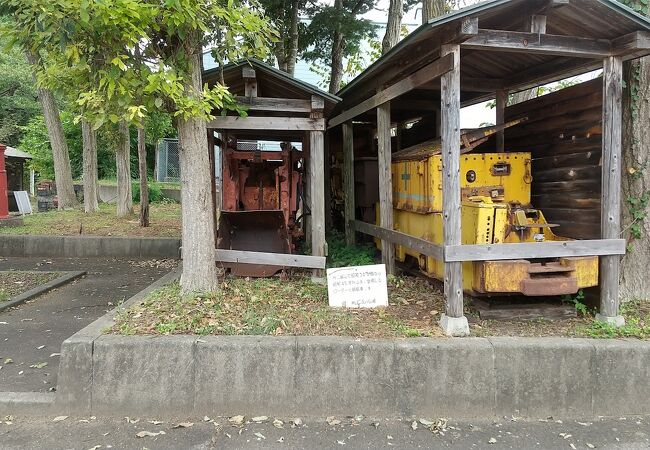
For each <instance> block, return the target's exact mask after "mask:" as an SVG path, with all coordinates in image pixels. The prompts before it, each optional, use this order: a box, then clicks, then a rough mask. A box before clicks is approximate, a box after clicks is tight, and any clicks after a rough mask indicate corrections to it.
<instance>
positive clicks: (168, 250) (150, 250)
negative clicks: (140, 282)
mask: <svg viewBox="0 0 650 450" xmlns="http://www.w3.org/2000/svg"><path fill="white" fill-rule="evenodd" d="M180 246H181V240H180V239H179V238H149V237H117V236H38V235H13V234H1V235H0V256H5V257H7V256H18V257H30V256H37V257H41V256H42V257H56V256H63V257H69V258H87V257H115V258H174V259H179V258H180Z"/></svg>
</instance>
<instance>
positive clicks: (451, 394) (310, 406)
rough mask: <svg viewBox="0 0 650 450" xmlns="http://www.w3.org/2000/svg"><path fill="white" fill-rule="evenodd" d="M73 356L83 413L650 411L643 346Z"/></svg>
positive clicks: (486, 344)
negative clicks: (81, 378)
mask: <svg viewBox="0 0 650 450" xmlns="http://www.w3.org/2000/svg"><path fill="white" fill-rule="evenodd" d="M63 351H64V355H65V358H64V359H62V362H61V364H62V368H61V372H60V375H59V391H60V392H61V393H62V394H65V398H64V397H62V396H59V397H58V398H57V404H58V406H59V407H60V408H63V409H65V411H66V412H67V413H73V414H80V415H83V414H86V415H88V414H101V415H116V416H122V415H129V414H130V415H151V416H153V415H155V416H156V417H159V416H169V417H172V416H178V415H195V416H202V415H205V414H207V415H208V416H210V415H230V414H267V415H271V416H280V417H283V416H284V417H290V416H327V415H350V414H364V415H367V416H379V417H384V416H399V417H404V416H411V415H414V416H426V417H431V416H435V417H455V418H460V417H490V416H494V417H496V416H510V415H515V416H519V417H522V416H523V417H533V418H534V417H547V416H559V417H589V416H597V415H605V416H611V415H631V414H648V413H650V405H649V404H648V401H647V399H648V398H650V383H649V382H648V380H649V379H650V365H648V364H647V363H648V361H650V345H648V344H647V343H642V342H636V341H591V340H586V339H560V338H544V339H523V338H487V339H485V338H468V339H409V340H399V341H375V340H356V339H351V338H334V337H251V336H230V337H201V338H197V337H193V336H158V337H151V336H107V335H104V336H101V337H97V338H95V339H94V340H92V341H89V340H80V339H78V338H77V339H76V341H75V340H72V341H66V344H65V346H64V349H63ZM62 357H63V355H62ZM65 364H68V365H69V366H68V367H63V366H64V365H65ZM66 373H67V374H69V375H68V376H67V377H66V376H62V375H64V374H66ZM80 375H82V377H83V382H80V381H81V380H80ZM71 394H72V395H71Z"/></svg>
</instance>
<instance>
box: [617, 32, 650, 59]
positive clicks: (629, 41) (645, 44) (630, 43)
mask: <svg viewBox="0 0 650 450" xmlns="http://www.w3.org/2000/svg"><path fill="white" fill-rule="evenodd" d="M639 50H650V32H647V31H635V32H634V33H630V34H626V35H625V36H621V37H619V38H616V39H614V40H612V52H613V53H614V54H615V55H625V54H629V53H634V52H636V51H639Z"/></svg>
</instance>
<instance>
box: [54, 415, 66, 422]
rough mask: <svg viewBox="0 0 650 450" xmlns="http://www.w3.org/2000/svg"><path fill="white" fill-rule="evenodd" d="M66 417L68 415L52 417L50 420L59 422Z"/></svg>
mask: <svg viewBox="0 0 650 450" xmlns="http://www.w3.org/2000/svg"><path fill="white" fill-rule="evenodd" d="M67 418H68V416H56V417H55V418H54V419H52V422H61V421H63V420H65V419H67Z"/></svg>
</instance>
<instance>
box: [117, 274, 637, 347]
mask: <svg viewBox="0 0 650 450" xmlns="http://www.w3.org/2000/svg"><path fill="white" fill-rule="evenodd" d="M388 295H389V306H388V307H387V308H379V309H372V310H362V309H336V308H330V307H329V306H328V302H327V288H326V287H325V286H321V285H318V284H314V283H312V282H311V281H310V280H309V278H308V277H306V276H301V275H294V276H293V277H292V278H290V279H280V278H279V277H275V278H267V279H241V278H233V277H227V278H225V279H224V280H223V281H222V283H221V290H220V292H218V293H216V294H211V295H205V296H200V297H187V298H182V297H181V295H180V290H179V287H178V284H173V285H170V286H168V287H166V288H163V289H162V290H160V291H157V292H155V293H152V294H151V295H150V296H149V297H148V298H147V299H146V300H145V301H144V302H143V303H141V304H139V305H136V306H134V307H132V308H131V309H129V310H127V311H125V312H123V313H122V314H121V315H120V316H119V317H118V319H117V324H116V326H115V327H114V329H113V332H114V333H118V334H126V335H131V334H198V335H276V336H277V335H303V336H313V335H316V336H329V335H332V336H353V337H365V338H408V337H442V336H443V333H442V330H441V328H440V327H439V326H438V321H439V319H440V314H442V312H444V299H443V295H442V292H441V288H440V285H439V283H437V282H430V281H428V280H424V279H423V278H422V277H414V276H401V277H390V278H389V283H388ZM556 301H557V303H558V304H560V303H561V300H560V299H556ZM594 313H595V311H590V310H587V311H585V313H584V314H583V313H582V312H580V313H578V314H577V317H573V318H568V319H558V320H549V319H545V318H539V319H532V320H482V319H481V318H480V316H479V314H478V312H477V311H476V310H475V309H474V308H473V307H472V299H470V298H468V299H467V301H466V308H465V314H466V316H467V318H468V321H469V323H470V332H471V335H472V336H481V337H486V336H528V337H540V336H562V337H590V338H621V337H626V338H638V339H650V303H647V302H630V303H627V304H624V305H623V306H622V308H621V313H622V314H623V315H624V316H625V317H626V325H625V327H623V328H614V327H611V326H607V325H604V324H600V323H598V322H596V321H595V320H594Z"/></svg>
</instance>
